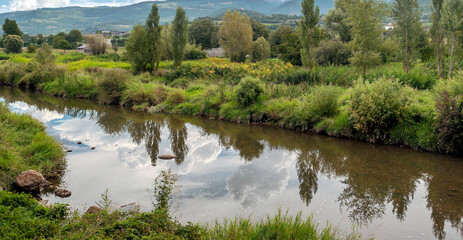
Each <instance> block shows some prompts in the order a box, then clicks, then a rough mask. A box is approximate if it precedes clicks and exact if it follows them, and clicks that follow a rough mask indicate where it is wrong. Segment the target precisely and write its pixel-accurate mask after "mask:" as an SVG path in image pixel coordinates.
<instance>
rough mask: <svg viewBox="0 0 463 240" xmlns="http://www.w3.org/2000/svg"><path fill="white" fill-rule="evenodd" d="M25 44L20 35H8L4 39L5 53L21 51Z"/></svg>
mask: <svg viewBox="0 0 463 240" xmlns="http://www.w3.org/2000/svg"><path fill="white" fill-rule="evenodd" d="M23 45H24V42H23V40H22V39H21V37H20V36H18V35H8V36H6V37H5V38H4V40H3V46H4V47H5V53H21V52H22V47H23Z"/></svg>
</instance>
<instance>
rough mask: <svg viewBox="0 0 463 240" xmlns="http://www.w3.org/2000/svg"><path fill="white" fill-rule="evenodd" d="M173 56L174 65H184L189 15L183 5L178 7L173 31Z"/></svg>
mask: <svg viewBox="0 0 463 240" xmlns="http://www.w3.org/2000/svg"><path fill="white" fill-rule="evenodd" d="M171 41H172V58H173V59H174V66H176V67H178V66H180V65H182V61H183V54H184V51H185V46H186V43H187V41H188V17H187V16H186V13H185V10H183V8H182V7H178V8H177V12H176V13H175V19H174V21H173V22H172V31H171Z"/></svg>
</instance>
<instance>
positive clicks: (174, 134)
mask: <svg viewBox="0 0 463 240" xmlns="http://www.w3.org/2000/svg"><path fill="white" fill-rule="evenodd" d="M0 96H2V97H4V98H7V99H9V100H10V101H16V103H15V104H16V105H15V106H17V107H18V108H19V106H20V105H21V104H23V103H26V104H23V105H22V107H21V108H27V107H28V106H27V104H28V105H32V106H35V108H36V109H37V111H36V112H35V113H34V114H36V116H35V117H38V118H39V119H41V120H42V121H45V122H47V121H55V120H56V119H64V118H76V121H77V120H78V119H83V120H85V119H86V120H93V121H94V122H96V124H97V125H98V127H99V128H100V129H101V130H102V131H103V132H104V133H105V134H106V135H105V136H104V138H102V139H99V141H101V142H104V143H105V145H102V146H101V147H106V148H108V149H112V147H114V146H115V145H116V144H124V146H118V147H117V148H115V147H114V150H116V149H117V151H118V158H119V161H121V162H122V163H123V164H124V166H127V167H128V168H131V169H135V168H142V167H146V166H149V165H154V166H155V165H157V163H158V162H157V161H158V160H157V156H158V155H159V153H160V148H161V145H162V144H168V145H169V148H170V151H171V152H172V153H173V154H174V155H176V156H177V159H176V161H175V164H176V165H178V166H179V173H180V174H183V175H185V176H186V177H185V179H186V180H189V178H188V176H189V177H191V178H195V179H199V180H200V181H202V182H203V183H204V184H203V185H200V186H196V185H195V186H192V187H190V188H189V189H188V190H187V191H186V192H185V196H186V197H187V198H193V197H201V198H224V197H225V196H226V195H227V194H228V195H230V196H231V197H232V198H233V200H234V201H237V202H239V203H240V204H241V205H242V206H243V207H244V208H249V207H253V206H256V205H259V203H262V202H264V201H266V200H267V199H269V198H271V196H272V195H275V194H278V193H281V192H283V191H284V190H285V189H287V188H289V185H290V184H291V177H292V175H291V174H292V171H293V169H295V173H296V176H295V177H296V178H297V184H298V192H299V197H300V199H301V200H302V202H303V203H304V204H305V205H306V206H310V205H311V204H314V203H313V201H314V199H315V196H316V195H317V192H319V191H321V190H322V189H320V188H319V184H320V179H321V178H322V177H323V178H328V179H332V181H335V182H338V183H340V184H341V186H342V189H341V191H340V192H339V193H337V195H336V196H333V200H334V201H336V203H337V205H338V206H339V208H340V212H345V213H347V216H348V217H349V219H351V220H352V222H355V223H358V224H361V225H364V226H368V225H369V224H371V223H372V222H374V221H375V220H377V219H381V218H384V217H385V216H386V215H391V214H393V215H394V216H395V218H396V219H397V220H398V221H403V222H405V221H406V219H407V212H409V207H410V206H411V204H412V203H413V202H414V201H416V199H415V194H416V192H417V187H418V186H421V185H423V186H425V187H426V193H427V194H426V197H425V198H426V199H425V200H426V204H425V206H420V207H422V211H429V216H430V219H431V221H432V232H433V234H434V237H436V238H438V239H444V238H445V237H446V225H445V224H446V223H447V224H449V225H450V227H451V228H453V229H454V230H455V231H458V232H462V230H463V222H462V217H463V162H461V161H460V159H454V158H451V157H446V156H442V155H435V154H422V153H417V152H414V151H410V150H406V149H401V148H396V147H389V146H372V145H367V144H363V143H358V142H354V141H344V140H339V139H334V138H326V137H320V136H312V135H308V134H300V133H295V132H288V131H285V130H282V129H276V128H269V127H258V126H248V125H237V124H231V123H226V122H221V121H210V120H206V119H202V118H192V117H185V116H163V115H149V114H144V113H141V112H133V111H130V110H128V109H125V108H119V107H110V106H100V105H96V104H94V103H92V102H89V101H83V100H70V99H66V100H64V99H60V98H55V97H51V96H41V95H38V94H36V93H27V92H23V91H18V90H15V89H9V88H3V89H0ZM69 124H70V125H73V126H68V128H71V127H74V128H73V129H74V130H76V126H77V125H78V124H82V125H85V126H82V127H80V128H78V129H77V131H81V132H79V133H76V132H73V133H72V134H81V135H80V136H79V138H82V137H94V136H93V135H92V133H94V132H96V131H99V130H98V129H94V128H92V126H91V125H90V124H89V123H85V122H81V123H77V122H73V123H69ZM187 126H192V127H194V128H195V129H196V130H197V131H198V132H199V134H197V133H196V132H190V128H189V127H187ZM85 128H88V132H86V133H85V132H82V129H85ZM65 129H66V126H65V125H64V123H63V125H62V126H61V127H60V128H58V130H60V131H62V132H65ZM164 131H166V133H167V134H168V143H166V142H164V143H162V139H163V138H162V136H164V135H163V134H164ZM72 134H69V136H72ZM122 135H128V136H129V137H130V139H131V141H132V144H130V143H118V142H117V141H116V142H115V141H113V140H114V139H113V140H112V138H114V137H115V136H122ZM164 139H165V138H164ZM68 140H74V139H73V138H72V137H69V138H68ZM163 150H164V151H165V149H163ZM228 150H234V151H236V152H237V153H238V154H239V157H240V159H241V160H240V161H241V163H240V164H239V165H236V164H235V163H234V162H233V164H235V165H233V166H237V167H236V169H234V170H228V172H229V171H232V173H230V174H228V175H227V174H226V173H225V170H223V171H222V170H220V169H221V168H223V169H225V168H228V169H233V168H231V167H228V166H225V165H224V166H217V168H216V169H218V170H214V171H215V172H214V171H212V172H205V173H204V174H202V175H195V174H196V173H195V174H194V173H192V172H191V169H193V168H194V167H195V166H194V165H195V164H196V165H198V166H202V165H201V164H207V163H212V162H213V161H214V160H215V159H217V158H218V156H219V155H221V154H222V155H224V154H226V153H227V151H228ZM163 153H164V152H163ZM194 159H196V160H195V161H193V160H194ZM230 161H231V160H230ZM225 164H226V162H225ZM230 164H232V163H230ZM294 167H295V168H294ZM228 172H227V173H228ZM189 174H191V176H190V175H189ZM190 182H191V183H192V184H193V182H195V181H193V180H191V181H190ZM199 188H200V189H201V190H200V192H199V190H198V191H194V189H199ZM188 191H189V192H188ZM296 196H297V195H296ZM447 229H448V228H447Z"/></svg>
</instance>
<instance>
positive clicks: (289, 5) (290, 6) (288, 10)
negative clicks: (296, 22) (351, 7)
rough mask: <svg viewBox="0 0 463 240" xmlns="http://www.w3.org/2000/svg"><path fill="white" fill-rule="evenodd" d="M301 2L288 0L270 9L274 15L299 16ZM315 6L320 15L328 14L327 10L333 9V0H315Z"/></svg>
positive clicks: (300, 0)
mask: <svg viewBox="0 0 463 240" xmlns="http://www.w3.org/2000/svg"><path fill="white" fill-rule="evenodd" d="M301 3H302V0H290V1H287V2H284V3H282V4H281V5H279V6H277V7H276V8H274V9H272V11H271V13H274V14H287V15H301V9H302V8H301ZM315 4H316V5H317V6H318V7H319V8H320V13H321V14H326V13H328V10H329V9H332V8H334V0H315Z"/></svg>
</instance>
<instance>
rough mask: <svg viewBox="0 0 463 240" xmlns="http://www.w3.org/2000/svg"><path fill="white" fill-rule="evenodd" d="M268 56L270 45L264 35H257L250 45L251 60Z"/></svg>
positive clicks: (255, 60) (260, 59) (261, 59)
mask: <svg viewBox="0 0 463 240" xmlns="http://www.w3.org/2000/svg"><path fill="white" fill-rule="evenodd" d="M269 57H270V45H269V44H268V42H267V40H266V39H265V38H264V37H259V38H258V39H257V40H256V41H255V42H254V44H253V46H252V61H253V62H257V61H263V60H265V59H267V58H269Z"/></svg>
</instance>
